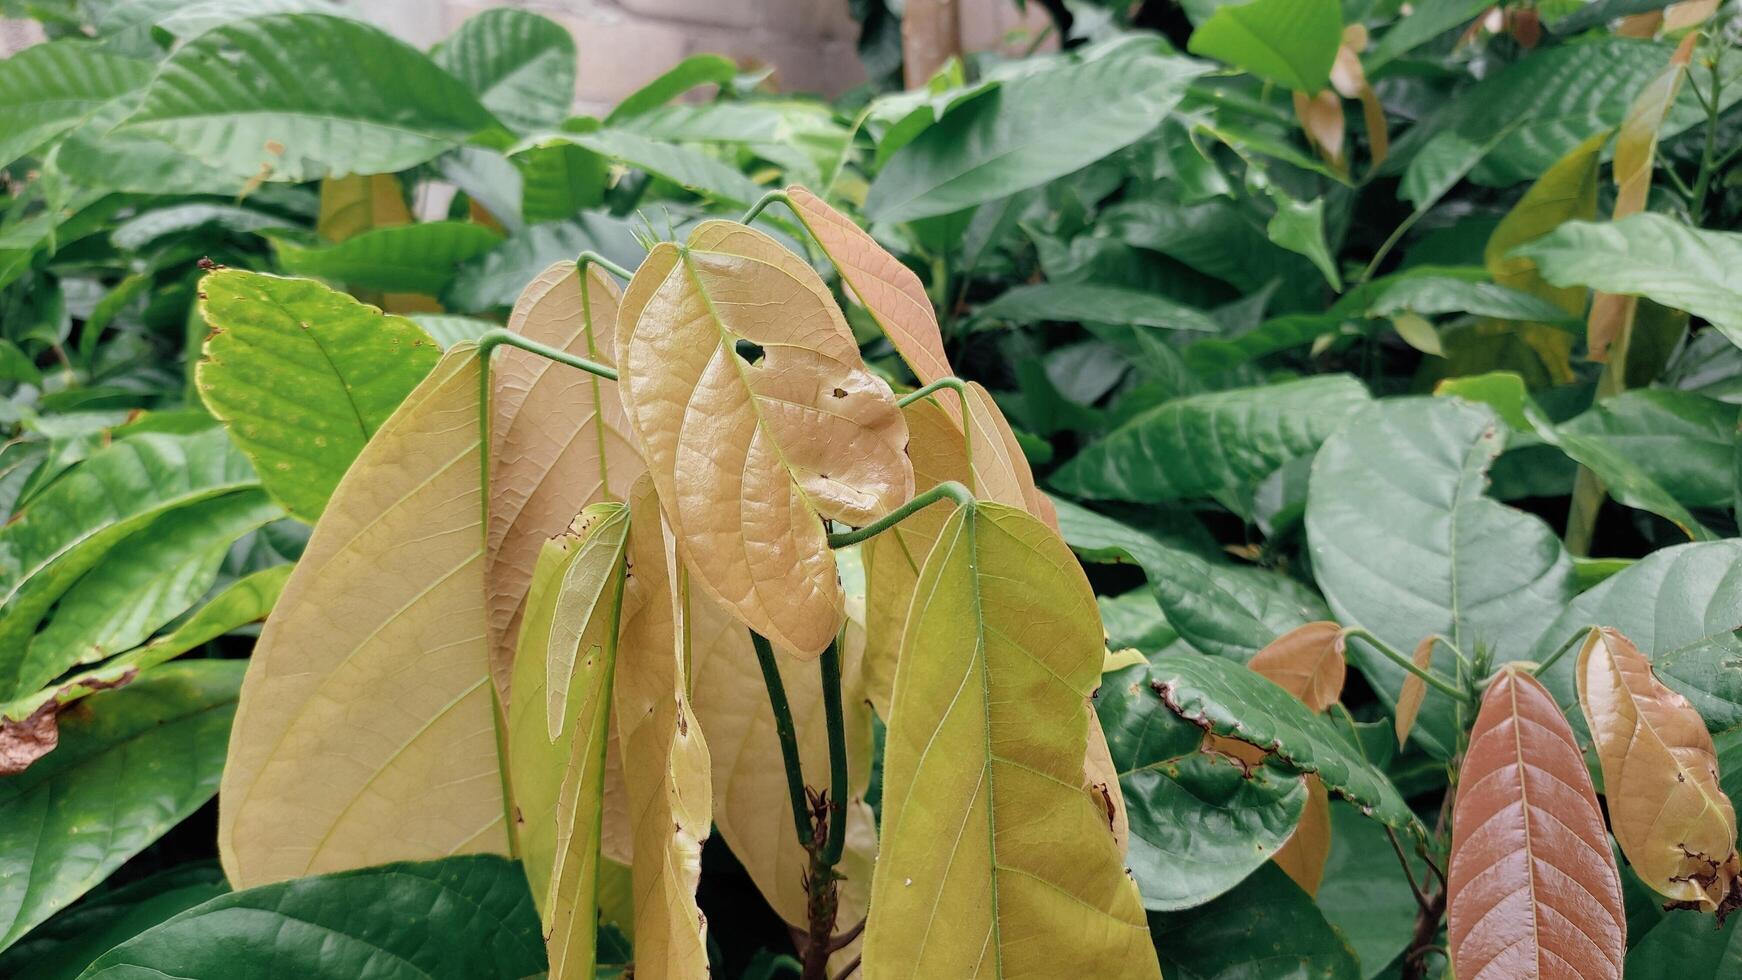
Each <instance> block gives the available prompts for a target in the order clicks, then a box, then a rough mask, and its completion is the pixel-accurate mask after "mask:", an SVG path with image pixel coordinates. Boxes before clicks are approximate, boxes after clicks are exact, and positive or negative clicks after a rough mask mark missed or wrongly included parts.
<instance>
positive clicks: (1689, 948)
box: [1626, 912, 1742, 980]
mask: <svg viewBox="0 0 1742 980" xmlns="http://www.w3.org/2000/svg"><path fill="white" fill-rule="evenodd" d="M1626 968H1627V980H1723V978H1725V977H1734V976H1742V920H1739V918H1738V917H1737V916H1734V915H1732V916H1730V919H1729V921H1728V922H1725V923H1724V924H1723V925H1722V926H1717V925H1715V924H1714V923H1713V922H1712V921H1711V920H1709V919H1707V918H1706V917H1705V916H1703V915H1690V914H1688V913H1685V912H1684V913H1678V914H1671V915H1666V916H1664V917H1663V921H1661V922H1659V923H1657V924H1656V925H1654V926H1652V927H1651V929H1650V931H1648V932H1647V933H1646V934H1645V935H1643V936H1641V937H1639V940H1638V942H1637V943H1635V945H1634V946H1633V948H1632V949H1629V950H1628V951H1627V964H1626Z"/></svg>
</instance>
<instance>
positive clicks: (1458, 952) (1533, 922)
mask: <svg viewBox="0 0 1742 980" xmlns="http://www.w3.org/2000/svg"><path fill="white" fill-rule="evenodd" d="M1611 799H1613V797H1611ZM1446 889H1447V911H1446V935H1447V938H1448V941H1449V943H1448V944H1449V946H1450V948H1451V958H1452V965H1451V969H1452V970H1455V971H1456V972H1457V975H1458V976H1460V977H1467V978H1479V977H1494V978H1500V977H1507V978H1510V977H1551V976H1553V977H1580V978H1582V980H1621V960H1622V955H1623V953H1625V951H1626V948H1627V944H1626V935H1627V918H1626V916H1625V915H1624V914H1623V911H1622V906H1621V877H1620V875H1619V873H1618V872H1617V871H1616V870H1615V857H1614V853H1613V852H1612V851H1611V850H1610V849H1609V836H1608V835H1607V834H1605V833H1604V832H1603V812H1602V811H1601V810H1599V809H1598V808H1597V797H1596V794H1595V793H1593V792H1592V791H1591V777H1590V774H1589V773H1588V772H1587V771H1586V769H1585V761H1584V757H1583V755H1582V754H1581V753H1580V752H1579V747H1578V743H1577V742H1575V741H1574V739H1573V732H1572V729H1571V728H1569V727H1568V726H1567V720H1566V717H1565V716H1564V715H1562V714H1561V709H1560V706H1559V705H1557V704H1555V700H1554V696H1553V695H1551V694H1549V693H1548V690H1547V689H1546V688H1544V687H1543V686H1542V684H1540V683H1539V682H1538V681H1537V680H1536V679H1535V678H1534V677H1531V676H1530V675H1529V674H1527V673H1525V672H1524V671H1521V670H1518V669H1516V668H1514V667H1508V668H1506V669H1504V670H1502V671H1501V673H1500V676H1499V677H1497V678H1495V679H1494V681H1493V683H1491V684H1489V685H1488V691H1487V693H1486V694H1485V695H1483V697H1482V707H1481V710H1480V711H1479V712H1478V713H1477V715H1476V726H1475V728H1474V729H1473V730H1472V731H1471V732H1470V747H1469V751H1468V752H1467V753H1466V754H1465V756H1464V765H1463V770H1462V773H1461V775H1460V777H1459V779H1458V787H1457V798H1456V803H1455V804H1454V810H1453V812H1452V863H1451V868H1450V870H1449V873H1448V878H1447V885H1446ZM1448 972H1450V971H1448Z"/></svg>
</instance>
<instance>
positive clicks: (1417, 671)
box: [1343, 626, 1470, 703]
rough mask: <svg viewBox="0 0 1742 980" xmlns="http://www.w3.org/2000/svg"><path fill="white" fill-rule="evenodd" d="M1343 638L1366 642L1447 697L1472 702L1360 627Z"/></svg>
mask: <svg viewBox="0 0 1742 980" xmlns="http://www.w3.org/2000/svg"><path fill="white" fill-rule="evenodd" d="M1343 637H1344V639H1351V638H1353V639H1361V640H1366V641H1367V643H1368V645H1370V646H1372V647H1373V648H1374V649H1375V650H1378V651H1379V652H1380V653H1382V654H1384V655H1385V659H1387V660H1389V661H1391V662H1392V663H1394V664H1396V665H1397V666H1399V667H1402V668H1403V669H1404V670H1407V671H1409V672H1410V673H1412V674H1414V675H1415V676H1417V677H1419V678H1421V679H1422V680H1424V681H1426V682H1427V683H1428V684H1429V685H1431V686H1432V687H1434V688H1436V689H1437V690H1439V691H1440V693H1442V694H1445V695H1447V696H1449V697H1451V698H1454V699H1456V700H1458V701H1463V702H1465V703H1468V702H1469V701H1470V695H1468V694H1466V693H1465V692H1463V691H1461V690H1459V689H1458V687H1457V686H1456V685H1454V684H1453V683H1452V682H1450V681H1448V680H1446V679H1445V678H1443V677H1441V676H1440V675H1438V674H1436V673H1434V672H1433V671H1432V670H1423V669H1422V668H1420V667H1417V666H1416V665H1415V662H1414V661H1413V660H1411V659H1409V658H1408V657H1406V656H1404V655H1403V654H1401V653H1398V652H1397V651H1396V650H1394V649H1392V647H1391V645H1390V644H1389V643H1386V642H1385V641H1384V640H1381V639H1380V638H1379V637H1377V636H1374V635H1373V634H1372V633H1370V632H1368V631H1367V630H1364V629H1362V628H1361V627H1359V626H1352V627H1349V628H1347V629H1345V630H1343Z"/></svg>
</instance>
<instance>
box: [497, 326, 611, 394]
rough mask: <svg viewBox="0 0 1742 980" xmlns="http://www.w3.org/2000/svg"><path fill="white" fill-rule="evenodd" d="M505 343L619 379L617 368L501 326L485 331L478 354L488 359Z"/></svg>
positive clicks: (597, 374) (607, 378) (580, 368)
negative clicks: (542, 342)
mask: <svg viewBox="0 0 1742 980" xmlns="http://www.w3.org/2000/svg"><path fill="white" fill-rule="evenodd" d="M503 345H507V346H509V347H518V348H520V349H521V350H523V351H526V352H528V353H531V354H537V355H538V356H539V357H543V358H546V359H547V360H552V361H555V362H557V363H558V364H567V365H568V366H569V367H572V368H577V369H579V370H582V371H585V372H587V373H588V374H591V375H596V376H598V377H601V378H604V379H605V380H607V381H616V380H617V369H616V368H611V367H607V366H605V365H603V364H600V363H598V362H597V361H589V360H587V359H586V358H584V357H576V356H575V355H573V354H570V353H569V352H568V351H565V350H558V349H557V348H555V347H551V346H549V345H547V344H541V343H539V342H538V341H536V340H531V339H528V338H526V337H523V336H521V335H520V334H517V333H514V332H513V331H511V330H504V329H502V328H501V327H497V328H496V329H494V330H487V331H485V332H484V335H483V336H481V337H479V338H478V356H479V357H482V358H485V359H486V360H487V359H488V358H489V357H490V355H491V354H492V353H494V352H495V350H496V348H498V347H501V346H503ZM488 376H489V373H488V372H485V377H486V378H488Z"/></svg>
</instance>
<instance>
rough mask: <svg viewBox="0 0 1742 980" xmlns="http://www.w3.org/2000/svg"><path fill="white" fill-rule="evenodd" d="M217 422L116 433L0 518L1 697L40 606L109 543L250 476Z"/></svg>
mask: <svg viewBox="0 0 1742 980" xmlns="http://www.w3.org/2000/svg"><path fill="white" fill-rule="evenodd" d="M257 485H258V480H257V479H256V477H255V476H254V471H253V468H252V467H251V466H249V465H248V460H247V458H246V457H244V456H243V455H242V454H241V453H240V452H237V451H236V449H235V447H233V446H232V445H231V444H230V440H229V438H228V437H227V436H226V435H225V434H224V432H223V431H222V430H219V429H208V430H206V431H204V432H196V433H192V434H190V435H171V434H167V433H142V434H140V435H137V436H132V437H130V438H126V439H121V440H119V441H117V442H116V443H114V444H113V445H111V446H109V447H108V448H106V449H102V450H99V451H98V452H96V453H93V454H92V455H91V457H90V458H89V459H87V460H85V461H84V462H82V463H80V464H79V465H78V466H76V467H74V468H73V469H72V470H71V471H70V472H68V473H66V474H64V475H63V476H61V477H60V479H58V480H56V481H55V482H54V483H53V484H52V485H50V486H49V487H48V488H47V489H45V490H43V491H42V493H41V494H39V495H38V496H37V497H35V498H34V499H33V500H31V501H30V503H29V504H27V505H26V506H25V508H24V509H23V511H22V512H21V513H20V514H18V515H15V516H14V518H13V520H12V522H11V523H9V524H7V525H6V526H5V527H4V528H0V700H10V699H12V698H14V697H17V696H19V695H23V694H29V693H31V691H34V690H35V688H31V689H30V690H24V689H23V688H22V686H21V684H20V677H21V674H22V673H23V671H24V667H25V661H24V658H25V650H26V647H27V646H28V643H29V638H30V636H31V634H33V633H34V632H35V631H36V627H37V623H38V622H39V621H40V620H41V618H42V615H43V613H45V612H47V611H48V608H49V606H50V605H51V604H52V603H53V602H54V601H55V600H56V599H58V598H60V597H61V595H63V594H64V593H65V592H66V590H67V589H68V588H70V587H71V586H72V585H73V583H74V582H75V581H77V580H78V578H79V576H81V575H83V574H84V573H86V572H87V571H90V570H91V569H92V568H94V567H95V566H96V565H97V563H98V562H99V561H101V560H102V558H103V556H104V555H106V554H108V552H109V550H110V549H111V548H113V547H114V546H115V545H116V544H118V543H119V542H121V541H122V540H123V539H125V538H126V537H127V536H128V535H130V534H132V533H134V532H135V531H137V530H139V529H140V528H143V527H145V526H146V525H147V524H149V523H150V522H151V521H152V520H153V519H154V518H156V517H158V516H160V515H162V514H164V513H167V512H169V511H171V510H173V509H174V508H176V507H179V506H181V505H184V504H191V503H196V502H198V501H201V500H205V499H207V498H210V497H216V496H220V495H222V494H224V493H227V492H229V491H233V490H240V489H244V488H247V487H252V486H257Z"/></svg>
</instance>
